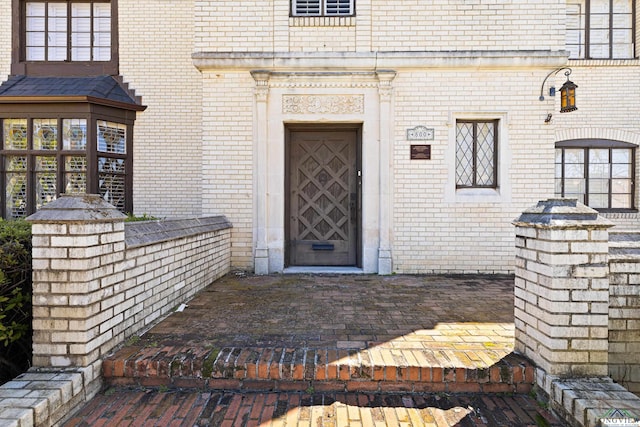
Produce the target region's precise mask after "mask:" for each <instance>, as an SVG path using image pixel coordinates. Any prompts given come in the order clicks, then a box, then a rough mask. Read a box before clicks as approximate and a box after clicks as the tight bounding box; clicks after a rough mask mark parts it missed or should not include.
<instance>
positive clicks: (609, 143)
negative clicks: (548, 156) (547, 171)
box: [554, 139, 638, 212]
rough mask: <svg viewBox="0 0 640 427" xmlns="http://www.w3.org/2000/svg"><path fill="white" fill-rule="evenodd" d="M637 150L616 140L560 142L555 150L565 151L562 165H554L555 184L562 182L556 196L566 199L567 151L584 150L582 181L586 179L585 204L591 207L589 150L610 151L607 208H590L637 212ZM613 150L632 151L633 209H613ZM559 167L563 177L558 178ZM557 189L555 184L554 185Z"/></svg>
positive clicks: (633, 145)
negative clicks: (558, 181)
mask: <svg viewBox="0 0 640 427" xmlns="http://www.w3.org/2000/svg"><path fill="white" fill-rule="evenodd" d="M637 148H638V146H637V145H635V144H632V143H629V142H624V141H615V140H609V139H574V140H565V141H558V142H556V144H555V150H563V151H562V161H561V162H560V163H557V162H556V161H554V164H555V165H556V166H555V168H556V172H555V173H554V182H556V181H557V180H560V188H561V190H560V194H558V193H557V192H556V190H555V189H554V194H555V195H556V196H559V197H565V194H566V193H565V180H566V179H567V178H566V176H565V171H566V168H565V152H564V150H565V149H582V150H584V160H583V162H584V173H583V177H582V179H584V193H583V194H584V200H583V201H584V204H585V205H587V206H590V205H589V195H590V194H591V193H590V192H589V165H590V163H589V150H591V149H608V150H609V162H608V163H607V164H608V165H609V171H610V173H609V178H607V179H608V186H609V188H608V190H607V193H606V194H607V196H608V197H607V205H608V207H607V208H597V207H592V206H590V207H591V208H592V209H595V210H597V211H599V212H637V208H636V155H637ZM612 149H627V150H630V152H631V153H630V162H631V163H630V165H631V172H630V178H629V182H630V186H631V189H630V193H629V194H630V196H631V207H629V208H612V207H611V201H612V195H613V194H614V193H612V188H611V181H612V179H613V178H612V176H611V170H612V167H611V165H612V164H613V163H612V156H611V150H612ZM556 157H557V155H554V159H555V158H556ZM558 165H560V166H561V175H560V176H558V175H557V168H558ZM554 187H555V184H554ZM597 194H604V193H597Z"/></svg>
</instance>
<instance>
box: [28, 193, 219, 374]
mask: <svg viewBox="0 0 640 427" xmlns="http://www.w3.org/2000/svg"><path fill="white" fill-rule="evenodd" d="M94 197H95V198H97V196H94ZM66 200H67V198H61V199H58V200H56V201H54V202H52V203H51V206H52V208H51V210H47V211H46V212H45V210H42V211H40V212H38V215H39V216H38V217H37V219H35V218H34V224H33V282H34V284H33V318H34V319H33V325H34V340H33V341H34V344H33V364H34V366H40V367H69V366H74V367H80V366H90V365H91V364H93V363H95V362H96V361H98V360H99V359H100V358H101V357H103V356H104V355H105V354H106V353H107V352H109V351H110V350H111V349H113V348H114V347H115V346H116V345H118V344H120V343H122V342H124V340H126V339H127V338H128V337H130V336H131V335H133V334H135V333H137V332H139V331H141V330H143V329H144V328H148V327H149V326H150V325H151V324H153V323H154V322H155V321H157V320H159V319H160V318H161V317H163V316H165V315H167V314H168V313H169V312H170V311H171V310H172V309H173V308H175V307H176V306H177V305H178V304H180V303H182V302H186V301H188V300H189V299H191V298H192V297H193V296H194V295H195V294H196V293H197V292H198V291H200V290H202V289H203V288H205V287H206V286H208V285H210V284H211V283H213V281H215V280H216V279H218V278H219V277H221V276H222V275H224V274H226V273H227V272H228V271H229V261H230V256H229V253H230V244H231V241H230V225H229V224H228V222H227V221H226V219H224V218H219V219H217V218H214V219H211V220H209V221H207V219H202V220H184V221H182V222H180V221H178V222H176V221H173V222H172V221H169V222H167V223H166V224H165V225H164V226H162V225H156V224H153V223H152V224H141V223H133V224H128V225H127V227H129V228H133V229H136V228H138V229H140V231H139V232H138V233H137V234H138V235H142V236H145V235H149V234H153V233H152V232H153V230H154V229H155V228H160V232H159V233H158V236H160V237H159V238H157V239H154V238H151V239H149V240H151V241H144V242H136V243H135V244H132V243H131V242H129V238H128V236H127V241H125V234H129V233H126V232H125V223H124V222H123V219H122V218H120V219H110V220H105V221H104V222H96V221H95V220H94V221H82V220H74V221H73V222H70V220H69V219H68V216H67V217H64V215H58V213H57V211H55V210H54V209H57V206H59V205H61V203H65V202H66ZM97 211H98V210H97V209H96V210H94V212H97ZM43 212H44V213H43ZM100 213H102V211H100ZM60 217H64V218H65V219H62V220H58V219H57V218H60ZM163 227H164V228H163ZM193 230H196V231H193ZM167 236H173V237H171V238H167ZM126 242H129V243H126Z"/></svg>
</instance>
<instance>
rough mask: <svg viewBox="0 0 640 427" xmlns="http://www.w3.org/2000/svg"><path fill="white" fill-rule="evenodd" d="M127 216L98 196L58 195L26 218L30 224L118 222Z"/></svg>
mask: <svg viewBox="0 0 640 427" xmlns="http://www.w3.org/2000/svg"><path fill="white" fill-rule="evenodd" d="M126 217H127V216H126V215H125V214H123V213H122V212H120V211H119V210H118V209H116V207H115V206H113V205H111V204H110V203H108V202H107V201H105V200H104V199H103V198H102V196H100V195H98V194H77V195H60V197H59V198H57V199H56V200H54V201H52V202H50V203H48V204H46V205H45V206H43V207H42V208H40V210H39V211H38V212H36V213H34V214H33V215H31V216H29V217H28V218H27V221H30V222H32V223H35V224H38V223H52V222H53V223H56V222H84V223H87V222H89V223H90V222H118V221H123V220H124V219H125V218H126Z"/></svg>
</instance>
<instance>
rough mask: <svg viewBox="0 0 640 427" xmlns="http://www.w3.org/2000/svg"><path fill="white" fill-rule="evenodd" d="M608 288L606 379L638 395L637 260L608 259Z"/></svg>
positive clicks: (639, 279) (639, 296)
mask: <svg viewBox="0 0 640 427" xmlns="http://www.w3.org/2000/svg"><path fill="white" fill-rule="evenodd" d="M610 271H611V274H610V287H609V295H610V296H609V375H610V376H611V377H612V378H613V379H614V380H615V381H616V382H618V383H620V384H622V385H624V386H625V388H626V389H627V390H629V391H631V392H634V393H636V394H638V395H640V341H639V340H638V337H639V336H640V292H638V289H639V286H640V260H639V259H638V256H637V255H636V256H618V257H616V256H612V260H611V262H610Z"/></svg>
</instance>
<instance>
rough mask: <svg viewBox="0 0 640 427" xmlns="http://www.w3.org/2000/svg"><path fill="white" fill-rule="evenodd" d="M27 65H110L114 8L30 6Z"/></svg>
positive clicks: (76, 4)
mask: <svg viewBox="0 0 640 427" xmlns="http://www.w3.org/2000/svg"><path fill="white" fill-rule="evenodd" d="M25 8H26V13H25V17H26V25H25V32H26V43H25V59H26V60H27V61H109V60H110V59H111V5H110V4H109V3H108V2H107V3H104V2H68V3H58V2H33V1H30V2H27V3H26V4H25Z"/></svg>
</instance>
